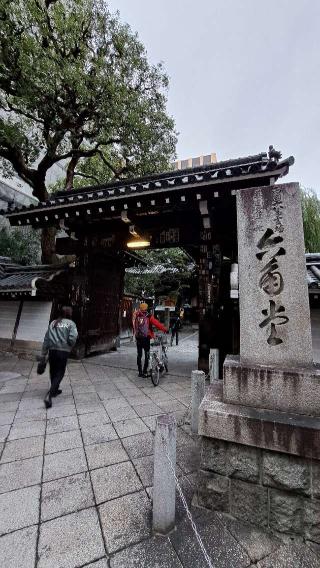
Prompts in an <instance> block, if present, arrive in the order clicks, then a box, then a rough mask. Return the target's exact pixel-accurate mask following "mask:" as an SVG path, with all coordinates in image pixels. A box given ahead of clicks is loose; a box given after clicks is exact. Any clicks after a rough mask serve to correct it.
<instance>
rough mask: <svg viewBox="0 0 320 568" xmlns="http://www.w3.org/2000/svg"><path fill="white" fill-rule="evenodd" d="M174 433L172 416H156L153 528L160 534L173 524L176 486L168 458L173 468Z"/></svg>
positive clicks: (174, 462) (167, 530)
mask: <svg viewBox="0 0 320 568" xmlns="http://www.w3.org/2000/svg"><path fill="white" fill-rule="evenodd" d="M176 435H177V434H176V421H175V418H174V416H172V415H170V414H165V415H163V416H158V417H157V423H156V432H155V446H154V466H153V467H154V472H153V530H154V531H155V532H156V533H160V534H168V532H170V531H171V530H172V529H173V528H174V526H175V506H176V487H175V480H174V476H173V473H172V469H171V467H170V462H169V458H170V461H171V464H172V467H173V468H175V467H176ZM168 456H169V458H168Z"/></svg>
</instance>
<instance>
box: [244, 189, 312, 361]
mask: <svg viewBox="0 0 320 568" xmlns="http://www.w3.org/2000/svg"><path fill="white" fill-rule="evenodd" d="M237 218H238V249H239V303H240V361H241V363H243V364H247V365H248V364H249V365H250V364H258V365H280V366H290V367H291V366H308V365H310V364H311V363H312V342H311V325H310V310H309V300H308V287H307V278H306V265H305V254H304V238H303V225H302V213H301V202H300V189H299V185H298V184H297V183H289V184H282V185H273V186H266V187H258V188H250V189H244V190H241V191H239V192H238V193H237Z"/></svg>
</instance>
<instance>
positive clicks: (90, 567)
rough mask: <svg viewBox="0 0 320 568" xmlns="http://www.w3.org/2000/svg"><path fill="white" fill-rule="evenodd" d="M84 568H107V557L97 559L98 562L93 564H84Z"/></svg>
mask: <svg viewBox="0 0 320 568" xmlns="http://www.w3.org/2000/svg"><path fill="white" fill-rule="evenodd" d="M85 568H109V563H108V560H107V558H103V559H102V560H98V562H94V563H93V564H86V567H85ZM123 568H124V567H123Z"/></svg>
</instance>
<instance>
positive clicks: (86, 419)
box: [79, 411, 111, 428]
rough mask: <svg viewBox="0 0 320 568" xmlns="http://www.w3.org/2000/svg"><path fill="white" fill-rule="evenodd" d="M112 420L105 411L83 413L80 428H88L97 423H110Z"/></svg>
mask: <svg viewBox="0 0 320 568" xmlns="http://www.w3.org/2000/svg"><path fill="white" fill-rule="evenodd" d="M110 422H111V421H110V418H109V416H108V414H107V413H106V412H105V411H103V412H90V414H81V415H80V416H79V423H80V428H87V427H88V426H95V425H96V424H109V423H110Z"/></svg>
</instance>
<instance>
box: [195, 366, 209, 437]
mask: <svg viewBox="0 0 320 568" xmlns="http://www.w3.org/2000/svg"><path fill="white" fill-rule="evenodd" d="M205 381H206V376H205V374H204V372H203V371H192V373H191V430H192V432H194V433H195V434H197V433H198V423H199V407H200V404H201V402H202V400H203V397H204V392H205Z"/></svg>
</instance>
